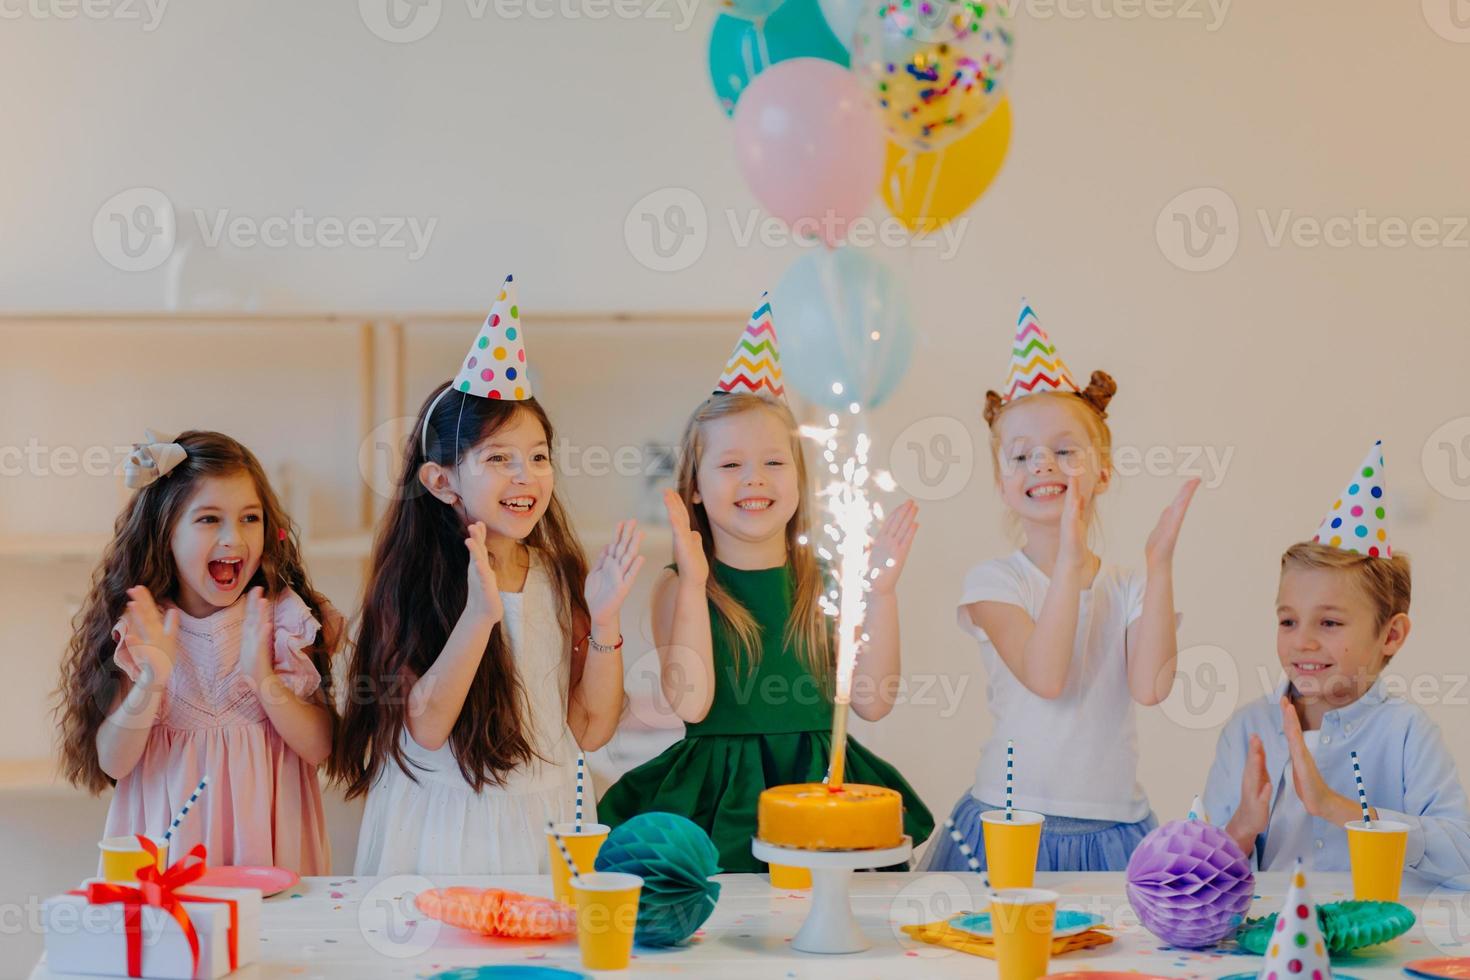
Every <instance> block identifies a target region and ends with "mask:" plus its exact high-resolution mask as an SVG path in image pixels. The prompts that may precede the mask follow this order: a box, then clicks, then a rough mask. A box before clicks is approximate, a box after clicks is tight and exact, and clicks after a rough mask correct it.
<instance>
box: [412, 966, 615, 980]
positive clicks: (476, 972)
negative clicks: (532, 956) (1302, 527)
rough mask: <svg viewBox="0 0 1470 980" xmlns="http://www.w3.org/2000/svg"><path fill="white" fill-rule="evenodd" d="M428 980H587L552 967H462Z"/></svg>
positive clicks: (579, 974) (582, 975)
mask: <svg viewBox="0 0 1470 980" xmlns="http://www.w3.org/2000/svg"><path fill="white" fill-rule="evenodd" d="M428 980H587V974H585V973H573V972H572V971H571V970H561V969H558V968H556V967H554V966H525V965H520V964H516V965H511V966H464V967H460V968H459V969H457V970H445V971H444V972H443V973H436V974H434V975H433V976H431V977H429V978H428Z"/></svg>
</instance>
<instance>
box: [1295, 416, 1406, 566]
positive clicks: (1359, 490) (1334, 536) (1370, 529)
mask: <svg viewBox="0 0 1470 980" xmlns="http://www.w3.org/2000/svg"><path fill="white" fill-rule="evenodd" d="M1387 507H1388V502H1387V501H1386V500H1385V499H1384V496H1383V440H1381V439H1380V440H1379V441H1377V442H1375V443H1374V444H1373V448H1372V449H1370V450H1368V455H1367V456H1364V457H1363V462H1362V464H1361V465H1359V466H1358V468H1357V470H1356V471H1355V472H1354V473H1353V478H1352V479H1351V480H1349V481H1348V485H1347V489H1345V490H1343V492H1342V496H1340V497H1338V498H1337V502H1336V503H1334V504H1333V505H1332V509H1331V510H1329V511H1328V512H1327V516H1326V517H1324V518H1322V523H1321V524H1319V525H1318V526H1317V533H1316V534H1314V535H1312V540H1313V541H1317V542H1320V543H1322V544H1325V545H1331V546H1332V547H1334V548H1341V549H1342V550H1343V551H1351V552H1353V553H1354V554H1358V555H1368V556H1369V557H1371V558H1392V557H1393V546H1392V544H1391V543H1390V542H1389V540H1388V521H1387V516H1388V510H1387Z"/></svg>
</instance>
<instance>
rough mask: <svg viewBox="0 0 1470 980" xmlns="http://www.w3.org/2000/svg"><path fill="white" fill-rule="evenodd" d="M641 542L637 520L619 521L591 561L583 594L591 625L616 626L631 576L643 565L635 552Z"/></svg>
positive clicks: (634, 575) (626, 595)
mask: <svg viewBox="0 0 1470 980" xmlns="http://www.w3.org/2000/svg"><path fill="white" fill-rule="evenodd" d="M642 545H643V532H642V531H640V530H638V522H637V521H619V522H618V528H617V532H616V533H615V534H614V535H613V540H612V542H611V543H610V544H608V546H607V547H606V548H603V549H602V553H601V554H599V555H598V556H597V560H596V561H595V562H593V563H592V568H591V569H590V570H589V571H588V572H587V584H586V587H585V589H584V590H583V594H584V595H585V596H586V597H587V612H588V613H589V614H590V615H591V617H592V625H593V626H601V627H604V628H606V629H609V630H611V629H613V628H615V627H616V625H617V622H618V613H619V611H620V610H621V609H622V608H623V600H624V599H626V598H628V592H629V591H630V590H631V589H632V588H633V580H634V579H636V578H637V577H638V570H639V569H641V568H642V567H643V556H642V555H640V554H639V553H638V549H639V548H640V547H641V546H642Z"/></svg>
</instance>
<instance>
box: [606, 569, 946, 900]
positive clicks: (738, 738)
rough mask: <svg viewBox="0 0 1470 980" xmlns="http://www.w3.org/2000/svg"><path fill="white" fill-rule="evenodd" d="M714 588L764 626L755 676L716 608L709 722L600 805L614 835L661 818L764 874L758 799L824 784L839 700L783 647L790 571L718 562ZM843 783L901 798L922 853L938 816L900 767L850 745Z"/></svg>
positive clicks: (739, 868)
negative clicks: (670, 817) (641, 820)
mask: <svg viewBox="0 0 1470 980" xmlns="http://www.w3.org/2000/svg"><path fill="white" fill-rule="evenodd" d="M713 574H714V576H715V580H716V581H718V582H719V583H720V584H721V585H723V586H724V587H725V588H726V589H728V590H729V591H730V593H731V595H733V596H734V597H735V598H736V599H738V600H739V601H740V603H741V604H742V605H744V606H745V608H746V609H748V610H750V613H751V615H753V616H754V617H755V620H756V623H757V624H758V625H759V627H760V635H761V649H762V654H761V657H760V660H759V662H758V664H757V665H756V666H755V668H754V669H751V668H750V667H749V665H748V664H747V665H746V666H745V667H744V668H743V669H742V668H741V667H738V666H737V665H736V661H735V653H734V651H735V644H734V642H733V639H732V637H731V635H730V632H729V630H728V629H727V628H726V627H725V625H724V623H723V622H722V621H721V620H720V618H719V616H718V615H716V613H715V610H714V606H711V607H710V626H711V630H712V634H713V635H712V641H713V648H714V665H715V696H714V700H713V702H712V703H711V705H710V709H709V713H708V714H707V715H705V717H704V720H703V721H700V722H698V723H696V724H692V725H689V726H687V728H686V730H685V735H684V738H683V739H681V740H680V741H678V742H676V743H674V744H673V745H671V746H669V748H668V749H667V750H665V751H664V752H663V753H662V754H660V755H659V756H658V757H657V758H654V759H651V760H649V761H648V762H645V763H644V764H643V765H641V766H639V767H638V768H636V769H633V770H632V771H630V772H628V773H626V774H625V775H624V776H623V778H622V779H620V780H618V781H617V783H615V784H614V785H613V786H612V788H610V789H609V790H608V791H607V793H606V795H604V796H603V798H602V799H601V800H600V801H598V804H597V816H598V819H599V820H600V821H602V822H603V823H605V824H608V825H609V826H612V827H616V826H617V825H618V824H620V823H622V822H623V821H625V820H627V819H628V818H629V817H632V816H635V815H637V814H639V813H646V812H649V811H653V810H663V811H666V812H669V813H677V814H681V815H683V816H686V817H688V818H689V819H690V820H693V821H694V822H695V823H697V824H699V826H701V827H703V828H704V829H705V830H706V831H707V832H708V833H709V835H710V837H711V838H712V839H713V840H714V842H715V847H716V848H718V850H719V852H720V867H721V868H723V869H724V870H725V871H732V872H760V871H764V870H766V865H765V863H764V862H762V861H757V860H756V859H755V857H754V856H753V855H752V854H751V853H750V842H751V838H752V837H754V836H755V827H756V801H757V799H758V798H759V796H760V794H761V791H762V790H764V789H767V788H768V787H771V786H783V785H787V784H790V783H819V782H821V781H822V780H823V779H824V778H825V777H826V774H827V764H828V761H829V759H830V758H831V755H832V700H831V694H830V693H829V692H828V691H826V690H825V686H824V685H823V684H822V683H821V682H819V681H818V680H817V679H816V678H815V677H813V676H812V674H811V672H810V671H808V670H807V668H806V667H805V665H804V664H803V663H802V661H801V658H800V656H799V655H798V653H797V651H796V650H795V649H793V648H792V647H791V646H790V645H789V644H788V643H787V642H786V640H785V631H786V621H787V618H788V617H789V616H790V613H791V605H792V601H791V572H790V569H789V568H788V567H786V566H780V567H777V568H763V569H757V570H754V571H747V570H744V569H737V568H731V567H730V566H728V565H724V564H721V563H720V562H718V561H716V562H715V563H714V569H713ZM846 773H847V775H846V778H847V779H848V780H849V781H851V782H854V783H866V784H868V785H873V786H886V787H888V788H889V789H894V790H897V791H898V792H899V793H901V794H902V795H903V805H904V813H903V829H904V833H906V834H908V835H910V836H911V837H913V839H914V843H915V844H919V843H921V842H922V841H924V840H925V839H926V838H928V836H929V834H930V832H931V831H933V829H934V817H933V816H932V815H931V814H930V813H929V809H928V808H927V807H926V806H924V803H923V801H922V800H920V799H919V797H918V794H916V793H915V792H914V790H913V788H912V787H910V786H909V784H908V783H907V782H906V781H905V780H904V778H903V777H902V776H900V775H899V774H898V770H896V769H894V768H893V766H891V765H889V764H888V763H886V762H884V761H883V760H882V759H880V758H878V757H877V756H876V755H874V754H873V753H872V752H870V751H868V750H867V749H865V748H863V747H862V746H861V745H859V744H858V742H857V740H856V739H853V738H851V737H849V738H848V745H847V769H846Z"/></svg>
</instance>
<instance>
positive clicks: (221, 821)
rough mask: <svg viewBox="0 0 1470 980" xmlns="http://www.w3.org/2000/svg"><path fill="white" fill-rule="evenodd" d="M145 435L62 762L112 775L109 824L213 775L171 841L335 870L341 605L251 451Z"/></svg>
mask: <svg viewBox="0 0 1470 980" xmlns="http://www.w3.org/2000/svg"><path fill="white" fill-rule="evenodd" d="M148 440H149V441H148V442H147V443H146V444H142V445H139V446H138V448H137V449H136V450H135V451H134V452H133V454H132V456H130V457H129V459H128V463H127V484H128V486H129V487H133V488H135V489H137V491H138V492H137V493H136V494H135V495H134V496H133V498H132V500H131V501H130V502H129V503H128V505H127V506H126V507H125V508H124V509H123V512H122V514H121V515H120V516H119V517H118V519H117V523H116V527H115V529H114V537H113V540H112V542H111V544H109V545H108V547H107V550H106V552H105V553H104V554H103V558H102V563H101V565H100V566H99V567H98V569H97V571H96V572H95V573H94V575H93V579H92V591H91V594H90V595H89V596H88V597H87V601H86V603H85V605H84V606H83V608H82V611H81V612H80V613H79V614H78V616H77V619H76V620H75V624H76V632H75V634H74V635H73V637H72V641H71V645H70V649H69V650H68V653H67V656H66V658H65V660H64V662H63V664H62V673H61V687H60V691H59V694H60V698H61V704H60V706H59V709H58V714H59V716H60V718H61V736H62V746H61V754H62V765H63V770H64V772H65V774H66V776H67V778H68V779H70V780H71V782H72V783H73V784H75V785H78V786H84V787H86V788H87V789H89V790H91V791H93V792H94V793H95V792H101V791H102V790H104V789H106V788H107V786H108V785H109V784H111V783H116V787H117V788H116V792H115V793H114V794H113V798H112V804H111V806H110V807H109V809H108V811H107V827H106V830H105V831H104V836H107V837H114V836H121V835H131V834H153V835H160V834H162V833H163V832H164V830H165V829H167V827H168V825H169V821H170V820H171V819H172V817H173V814H174V813H175V811H176V810H177V809H178V808H179V807H180V806H181V805H182V804H183V803H184V801H185V800H187V799H188V798H189V794H190V793H191V792H193V790H194V787H195V785H197V784H198V782H199V779H200V777H201V776H205V775H207V776H208V777H209V789H208V790H207V791H206V792H205V793H204V794H203V795H202V796H201V797H200V798H199V801H198V802H197V803H196V804H195V805H194V808H193V809H192V810H191V811H190V816H189V819H188V820H186V821H184V823H183V824H182V825H181V826H180V827H179V829H178V831H177V832H176V833H175V834H174V839H173V841H172V847H171V848H170V850H171V856H178V855H182V854H183V853H184V852H185V851H186V850H187V849H188V848H190V847H192V846H193V845H195V844H198V843H203V844H205V845H207V847H208V849H209V858H208V860H209V863H210V864H211V865H275V866H278V867H283V868H289V869H291V870H293V871H296V872H299V873H300V874H305V875H316V874H327V873H329V871H330V865H331V852H330V848H329V846H328V843H327V829H326V821H325V819H324V817H323V812H322V794H321V788H320V785H319V783H318V781H317V766H318V765H319V764H320V763H321V762H322V761H323V760H325V759H326V758H327V756H328V755H329V754H330V752H331V745H332V729H333V724H334V717H333V709H332V703H331V699H330V697H329V696H328V693H327V689H326V685H327V684H328V682H329V680H330V676H331V674H330V665H329V657H330V654H331V651H332V650H333V649H334V648H335V646H336V642H337V639H338V638H339V637H340V635H341V632H342V630H341V618H340V616H338V615H337V613H336V611H335V610H334V609H333V608H332V607H331V605H330V604H329V603H328V602H327V600H326V599H325V598H324V597H323V596H321V595H319V594H318V593H317V592H316V591H315V590H313V589H312V587H311V583H310V581H309V580H308V579H307V576H306V570H305V568H303V567H302V563H301V557H300V555H299V553H298V550H297V542H296V539H295V536H294V534H293V532H292V527H291V524H290V520H289V518H287V517H286V515H285V514H284V513H283V512H282V510H281V506H280V504H279V502H277V500H276V496H275V494H274V493H273V492H272V490H271V487H270V484H269V482H268V481H267V480H266V476H265V472H264V471H263V470H262V469H261V466H260V463H259V462H258V461H257V460H256V458H255V456H254V455H253V454H252V453H251V452H250V450H248V449H246V448H245V447H244V446H242V445H241V444H240V443H238V442H236V441H235V440H234V439H231V438H230V437H229V436H225V435H222V434H220V433H217V432H200V431H191V432H185V433H184V434H183V435H181V436H179V437H178V438H177V439H169V438H167V437H162V436H155V435H154V434H153V433H151V432H150V433H149V434H148ZM324 627H325V628H324Z"/></svg>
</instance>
